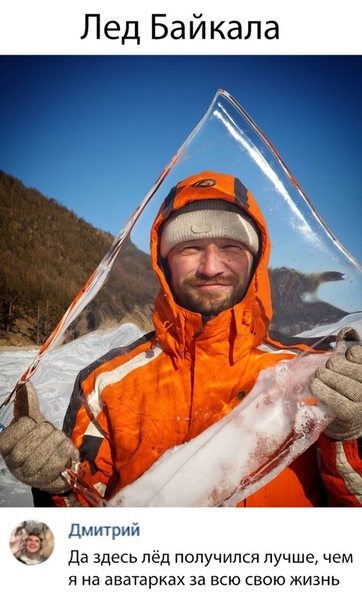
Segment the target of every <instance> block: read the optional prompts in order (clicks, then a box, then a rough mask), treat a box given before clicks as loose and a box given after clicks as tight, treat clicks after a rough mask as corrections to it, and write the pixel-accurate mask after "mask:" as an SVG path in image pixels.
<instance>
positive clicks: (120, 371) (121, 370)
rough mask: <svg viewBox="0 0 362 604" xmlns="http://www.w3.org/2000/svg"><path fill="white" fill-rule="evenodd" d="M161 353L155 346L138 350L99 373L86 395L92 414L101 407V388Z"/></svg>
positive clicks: (119, 379) (160, 349)
mask: <svg viewBox="0 0 362 604" xmlns="http://www.w3.org/2000/svg"><path fill="white" fill-rule="evenodd" d="M161 353H162V348H160V347H159V346H155V348H152V349H151V350H146V351H143V352H140V354H138V355H136V356H134V357H133V358H132V359H130V360H129V361H127V362H126V363H124V364H123V365H120V366H119V367H116V368H115V369H111V370H110V371H104V372H102V373H100V374H99V375H98V376H97V378H96V380H95V384H94V388H93V390H92V392H90V393H89V394H88V396H87V403H88V406H89V408H90V410H91V411H92V413H93V415H94V416H95V417H97V415H98V413H99V412H100V411H101V410H102V408H103V404H102V390H103V389H104V388H106V387H107V386H109V385H110V384H114V383H116V382H120V381H121V380H122V379H123V378H124V377H125V376H126V375H128V374H129V373H131V372H132V371H134V370H135V369H139V368H140V367H143V366H145V365H147V364H148V363H150V362H152V361H153V360H154V359H155V358H157V357H158V355H159V354H161Z"/></svg>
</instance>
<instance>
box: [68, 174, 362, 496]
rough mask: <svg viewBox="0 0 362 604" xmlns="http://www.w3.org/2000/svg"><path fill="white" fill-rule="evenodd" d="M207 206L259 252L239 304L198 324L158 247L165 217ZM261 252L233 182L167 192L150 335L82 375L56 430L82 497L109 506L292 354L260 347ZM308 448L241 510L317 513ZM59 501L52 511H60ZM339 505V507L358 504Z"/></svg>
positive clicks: (267, 309)
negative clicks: (242, 231) (241, 221)
mask: <svg viewBox="0 0 362 604" xmlns="http://www.w3.org/2000/svg"><path fill="white" fill-rule="evenodd" d="M210 199H221V200H224V201H227V202H229V203H231V204H237V205H238V206H239V207H240V209H241V210H242V211H243V212H245V213H246V214H248V215H249V216H250V217H251V218H252V219H253V221H254V223H255V224H256V226H257V229H258V231H259V235H260V240H259V243H260V246H259V254H258V257H257V258H256V261H255V267H254V270H253V274H252V278H251V281H250V284H249V287H248V289H247V292H246V294H245V296H244V298H243V300H242V301H241V302H239V303H238V304H236V305H235V306H233V307H232V308H230V309H227V310H224V311H222V312H221V313H220V314H218V315H217V316H215V317H211V318H208V319H207V320H206V319H205V317H203V316H201V315H200V314H199V313H195V312H191V311H189V310H187V309H185V308H182V307H181V306H179V305H178V304H177V303H176V302H175V300H174V298H173V295H172V292H171V289H170V286H169V284H168V281H167V278H166V276H165V270H164V266H163V264H162V262H161V260H160V254H159V241H160V232H161V229H162V225H163V224H164V222H165V221H166V220H167V218H168V217H169V215H170V213H171V212H174V211H176V210H179V209H181V208H183V207H184V206H185V204H188V203H190V202H195V201H196V202H197V201H198V200H210ZM269 253H270V240H269V237H268V232H267V228H266V224H265V221H264V218H263V216H262V213H261V211H260V209H259V207H258V205H257V203H256V201H255V199H254V198H253V196H252V195H251V193H250V192H249V191H247V190H246V188H245V187H244V186H243V185H242V183H241V182H240V181H239V180H238V179H236V178H234V177H232V176H229V175H223V174H216V173H214V172H203V173H202V174H198V175H196V176H192V177H189V178H187V179H185V180H183V181H181V182H180V183H179V184H178V185H177V186H175V187H174V188H173V189H172V190H171V191H170V193H169V195H168V196H167V198H166V199H165V200H164V203H163V204H162V206H161V208H160V211H159V213H158V215H157V217H156V219H155V222H154V224H153V227H152V230H151V258H152V264H153V268H154V270H155V272H156V274H157V277H158V279H159V283H160V290H159V293H158V295H157V297H156V300H155V306H154V315H153V322H154V328H155V330H154V332H152V333H150V334H147V335H146V336H144V337H142V338H141V339H140V340H138V341H137V342H135V343H134V344H132V345H130V346H127V347H124V348H119V349H115V350H112V351H110V352H109V353H108V354H107V355H105V356H104V357H102V358H101V359H99V360H98V361H96V362H94V363H93V364H92V365H90V366H89V367H87V368H85V369H84V370H82V371H81V373H80V374H79V375H78V378H77V380H76V383H75V387H74V391H73V395H72V398H71V402H70V405H69V408H68V411H67V414H66V417H65V422H64V430H65V432H66V433H67V434H68V435H69V436H71V438H72V440H73V441H74V443H75V445H76V446H77V447H78V449H79V451H80V455H81V463H80V464H79V468H78V477H79V478H80V479H81V481H83V483H84V484H85V485H87V486H88V487H89V488H90V490H94V492H95V493H97V494H99V495H100V496H101V497H103V498H105V499H109V498H110V497H111V496H113V495H114V494H115V493H116V492H118V491H119V490H120V489H122V488H123V487H125V486H126V485H128V484H130V483H132V482H133V481H135V480H136V479H137V478H139V477H140V476H141V475H142V474H143V473H144V472H145V471H146V470H147V469H148V468H150V466H151V465H152V464H153V463H154V462H155V461H156V460H157V459H158V458H159V457H160V456H161V455H162V454H163V453H164V452H165V451H167V450H169V449H171V448H172V447H175V446H176V445H180V444H183V443H185V442H187V441H189V440H191V439H192V438H194V437H196V436H197V435H198V434H200V433H201V432H202V431H204V430H205V429H206V428H208V427H209V426H210V425H211V424H213V423H215V422H217V421H218V420H219V419H220V418H222V417H223V416H224V415H225V414H227V413H228V412H229V411H231V409H233V408H234V407H235V405H237V404H239V403H240V401H242V399H243V397H244V396H245V395H246V394H248V393H249V392H250V391H251V389H252V388H253V385H254V384H255V381H256V379H257V377H258V375H259V373H260V371H261V370H262V369H263V368H265V367H270V366H272V365H274V364H276V363H277V362H279V361H280V360H282V359H289V358H292V357H293V356H295V354H297V351H295V350H294V351H291V350H285V349H282V347H281V346H280V345H278V344H277V343H276V342H272V341H271V340H270V339H269V338H268V326H269V322H270V320H271V316H272V306H271V294H270V286H269V278H268V262H269ZM301 349H302V347H301ZM327 440H328V439H327ZM316 448H317V445H313V446H312V447H310V448H309V449H308V450H307V451H306V452H305V453H304V454H303V455H301V456H300V457H299V458H298V459H297V460H295V461H294V462H293V463H292V464H291V465H290V466H289V467H288V468H286V469H285V470H283V471H282V472H281V474H279V476H277V478H275V479H273V480H272V481H271V482H270V483H268V484H267V485H266V486H264V487H262V488H261V489H259V491H257V492H256V493H255V494H253V495H251V496H250V497H249V498H247V499H246V500H244V501H242V502H241V503H240V505H241V506H267V507H273V506H290V507H300V506H303V507H305V506H319V505H324V504H325V502H326V499H325V488H324V484H323V481H322V478H321V473H320V470H319V467H318V463H317V452H316ZM332 448H333V445H331V443H329V442H327V441H326V442H325V443H324V447H323V455H324V456H326V457H327V458H328V459H329V458H330V457H331V450H332ZM210 464H212V459H211V460H210ZM332 465H333V463H332ZM206 471H207V468H205V472H206ZM185 488H187V485H185ZM328 488H331V489H332V491H333V493H334V494H333V504H334V505H339V504H340V499H339V495H338V493H339V490H340V488H339V486H338V485H337V486H336V484H334V485H332V486H331V484H330V483H329V485H328ZM348 496H349V495H348ZM61 499H62V498H58V500H57V503H58V504H60V505H64V501H65V500H64V499H63V503H59V502H60V501H61ZM346 501H347V500H346V499H345V500H344V503H343V505H358V502H357V503H356V502H355V501H353V502H351V501H350V500H349V502H348V503H346ZM83 503H85V502H84V501H83ZM65 504H66V503H65Z"/></svg>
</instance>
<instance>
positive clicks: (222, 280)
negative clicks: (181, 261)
mask: <svg viewBox="0 0 362 604" xmlns="http://www.w3.org/2000/svg"><path fill="white" fill-rule="evenodd" d="M236 283H238V279H237V278H236V277H233V276H232V275H230V276H228V277H225V276H224V277H222V276H220V277H207V276H206V275H199V276H198V277H190V278H189V279H187V280H186V281H185V282H184V285H191V286H198V285H235V284H236Z"/></svg>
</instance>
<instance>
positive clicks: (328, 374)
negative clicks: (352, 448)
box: [310, 328, 362, 441]
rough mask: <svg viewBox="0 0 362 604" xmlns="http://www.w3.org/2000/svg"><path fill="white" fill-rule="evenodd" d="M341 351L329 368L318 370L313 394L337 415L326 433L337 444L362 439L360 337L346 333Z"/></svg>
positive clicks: (340, 337) (340, 338)
mask: <svg viewBox="0 0 362 604" xmlns="http://www.w3.org/2000/svg"><path fill="white" fill-rule="evenodd" d="M341 342H342V343H341ZM343 344H344V346H343ZM337 350H338V353H337V354H335V355H333V356H332V357H331V358H330V359H329V360H328V361H327V363H326V366H325V367H322V368H320V369H317V371H316V374H315V377H314V378H313V379H312V381H311V383H310V390H311V392H312V394H313V396H315V398H316V399H317V400H319V401H321V402H322V403H324V404H325V405H326V406H327V407H329V408H330V409H331V410H332V411H333V412H334V413H335V415H336V419H335V420H333V421H332V423H331V424H329V426H327V428H326V429H325V431H324V433H325V434H327V436H329V437H330V438H333V439H334V440H343V441H344V440H354V439H356V438H360V437H361V436H362V345H361V342H360V340H359V337H358V334H357V333H356V332H355V331H354V330H352V329H351V328H345V329H343V330H342V331H341V332H340V333H339V334H338V336H337Z"/></svg>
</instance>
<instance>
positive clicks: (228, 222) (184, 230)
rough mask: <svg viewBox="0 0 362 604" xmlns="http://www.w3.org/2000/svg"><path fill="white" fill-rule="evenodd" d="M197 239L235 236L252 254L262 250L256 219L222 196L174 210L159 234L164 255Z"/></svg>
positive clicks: (161, 250) (162, 255) (164, 256)
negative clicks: (181, 244) (186, 242)
mask: <svg viewBox="0 0 362 604" xmlns="http://www.w3.org/2000/svg"><path fill="white" fill-rule="evenodd" d="M198 239H234V240H235V241H239V242H240V243H243V244H244V245H246V246H247V247H248V249H249V250H250V251H251V253H252V254H253V256H256V255H257V253H258V250H259V236H258V231H257V227H256V225H255V224H254V222H253V220H252V219H251V218H250V217H249V216H248V215H247V214H246V213H245V212H243V211H242V210H241V209H240V207H238V206H236V205H234V204H232V203H230V202H228V201H224V200H222V199H204V200H199V201H194V202H190V203H188V204H186V205H185V206H184V207H183V208H181V209H180V210H176V211H174V212H172V213H171V215H170V217H169V218H168V219H167V220H166V222H165V223H164V225H163V228H162V232H161V236H160V254H161V258H166V256H167V254H168V253H169V251H170V250H171V249H172V248H173V247H175V245H178V244H179V243H184V242H185V241H196V240H198Z"/></svg>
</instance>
